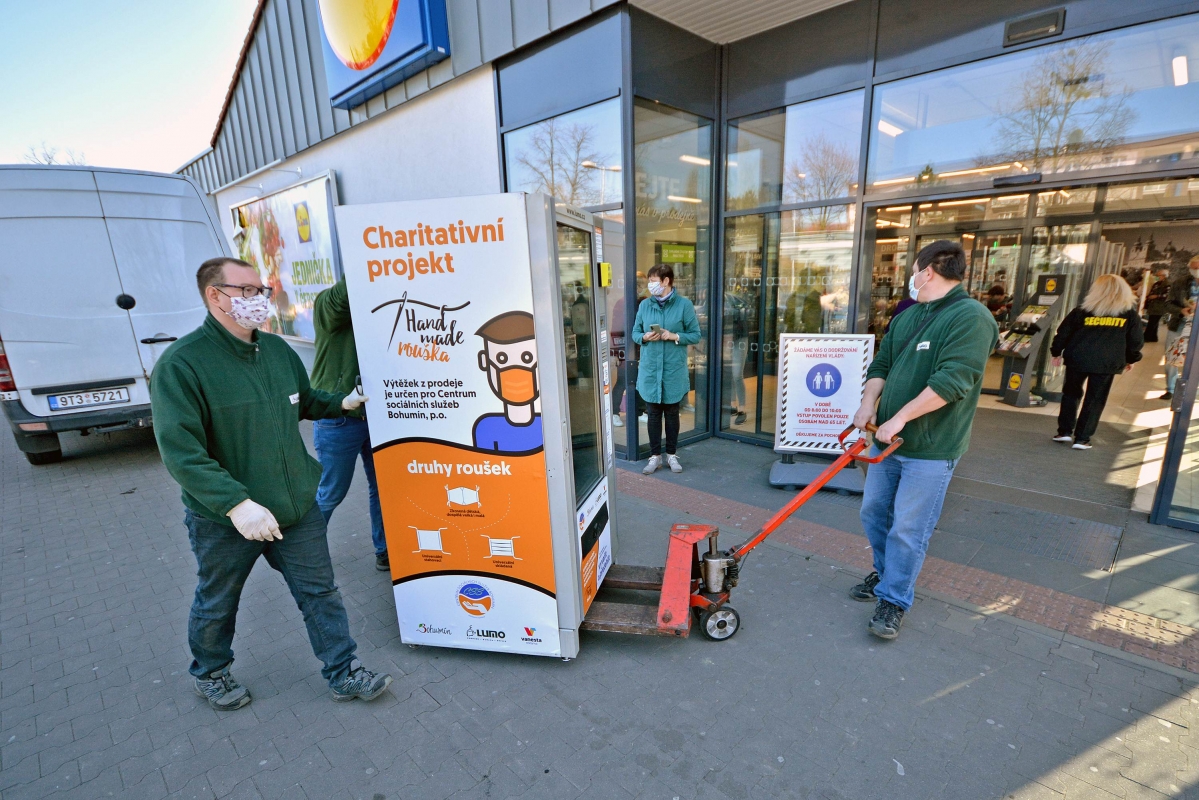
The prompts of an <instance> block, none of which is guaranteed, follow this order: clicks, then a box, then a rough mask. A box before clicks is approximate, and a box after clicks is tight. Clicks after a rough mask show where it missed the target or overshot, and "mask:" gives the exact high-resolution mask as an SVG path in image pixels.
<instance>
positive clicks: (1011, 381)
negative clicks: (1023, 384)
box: [1007, 372, 1022, 391]
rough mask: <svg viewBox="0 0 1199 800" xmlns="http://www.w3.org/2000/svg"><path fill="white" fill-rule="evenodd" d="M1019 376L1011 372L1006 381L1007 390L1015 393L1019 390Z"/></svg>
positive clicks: (1017, 373)
mask: <svg viewBox="0 0 1199 800" xmlns="http://www.w3.org/2000/svg"><path fill="white" fill-rule="evenodd" d="M1021 380H1022V379H1021V376H1020V373H1019V372H1013V373H1012V376H1011V377H1010V378H1008V379H1007V388H1009V389H1011V390H1013V391H1015V390H1016V389H1019V388H1020V381H1021Z"/></svg>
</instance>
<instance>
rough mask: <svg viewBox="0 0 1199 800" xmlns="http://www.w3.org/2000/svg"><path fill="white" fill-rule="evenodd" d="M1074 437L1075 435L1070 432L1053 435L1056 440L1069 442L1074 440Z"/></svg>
mask: <svg viewBox="0 0 1199 800" xmlns="http://www.w3.org/2000/svg"><path fill="white" fill-rule="evenodd" d="M1073 439H1074V437H1073V436H1071V435H1070V434H1068V433H1059V434H1058V435H1057V436H1054V437H1053V441H1055V442H1069V441H1073Z"/></svg>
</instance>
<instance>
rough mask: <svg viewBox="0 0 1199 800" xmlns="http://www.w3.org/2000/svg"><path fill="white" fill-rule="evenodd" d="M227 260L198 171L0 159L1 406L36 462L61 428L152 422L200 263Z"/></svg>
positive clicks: (185, 326)
mask: <svg viewBox="0 0 1199 800" xmlns="http://www.w3.org/2000/svg"><path fill="white" fill-rule="evenodd" d="M220 255H230V252H229V248H228V245H227V244H226V243H225V239H224V237H223V236H222V235H221V234H220V229H219V228H218V226H217V221H216V215H215V211H214V209H213V208H212V205H211V203H210V202H209V200H208V198H207V197H206V195H205V194H204V193H203V191H202V190H201V189H200V188H199V186H198V185H197V184H196V183H195V182H194V181H193V180H192V179H191V178H188V177H186V176H182V175H162V174H157V173H151V172H134V171H129V170H115V169H96V168H92V167H60V166H3V165H0V405H2V406H3V408H4V414H5V416H6V417H8V421H9V423H10V425H11V426H12V431H13V435H14V436H15V437H16V440H17V446H18V447H19V448H20V449H21V450H22V452H24V453H25V456H26V458H28V459H29V461H30V463H33V464H47V463H50V462H53V461H57V460H59V459H60V458H62V450H61V448H60V446H59V442H58V434H59V433H60V432H62V431H82V432H84V433H91V432H97V433H100V432H110V431H116V430H122V429H124V428H132V427H149V426H150V425H151V424H152V418H151V415H150V389H149V376H150V372H151V370H153V368H154V362H155V360H156V359H157V358H158V357H159V356H160V355H161V354H162V352H163V351H164V350H165V349H166V348H167V347H168V346H169V344H170V343H171V342H173V341H175V340H176V339H177V338H179V337H180V336H183V335H184V334H185V333H187V332H189V331H191V330H193V329H194V328H196V327H197V326H198V325H199V324H200V323H201V322H203V321H204V315H205V309H204V306H203V302H202V301H201V299H200V293H199V292H198V291H197V290H196V278H195V276H196V270H197V269H198V268H199V266H200V264H201V263H202V262H203V261H205V260H206V259H209V258H213V257H215V256H220Z"/></svg>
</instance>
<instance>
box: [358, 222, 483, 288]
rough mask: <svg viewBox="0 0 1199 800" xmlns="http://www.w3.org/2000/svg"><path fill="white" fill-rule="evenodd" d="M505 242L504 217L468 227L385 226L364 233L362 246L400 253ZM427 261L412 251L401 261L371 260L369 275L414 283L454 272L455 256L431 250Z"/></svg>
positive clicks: (422, 254)
mask: <svg viewBox="0 0 1199 800" xmlns="http://www.w3.org/2000/svg"><path fill="white" fill-rule="evenodd" d="M502 241H504V218H503V217H500V218H498V219H497V220H496V221H495V224H486V225H466V224H465V223H463V221H462V220H458V222H457V224H450V225H446V226H445V227H442V228H435V227H433V226H432V225H426V224H424V223H417V226H416V227H415V228H398V229H396V230H388V229H387V228H385V227H384V226H382V225H372V226H370V227H368V228H366V229H364V230H363V231H362V243H363V244H365V245H366V246H367V247H369V248H370V249H371V250H381V249H396V248H401V247H403V248H408V247H429V248H432V247H436V246H438V245H447V244H476V243H482V244H487V243H491V242H502ZM428 253H429V255H428V256H427V257H426V256H425V255H424V253H423V252H422V253H421V254H420V255H416V254H414V252H413V251H409V252H408V253H405V254H400V256H399V257H398V258H381V259H369V260H367V262H366V271H367V274H368V275H370V279H371V282H372V283H373V282H374V280H375V278H381V277H384V276H391V277H396V278H403V277H407V278H408V280H414V279H415V278H416V276H417V275H432V274H436V273H442V274H444V273H447V272H453V271H454V256H453V254H452V253H446V252H442V253H440V254H439V253H438V251H436V250H432V249H430V250H429V251H428Z"/></svg>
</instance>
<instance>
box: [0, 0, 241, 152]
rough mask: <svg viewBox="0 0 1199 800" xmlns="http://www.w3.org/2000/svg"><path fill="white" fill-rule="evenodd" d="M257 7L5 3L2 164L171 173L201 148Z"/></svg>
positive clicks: (233, 3)
mask: <svg viewBox="0 0 1199 800" xmlns="http://www.w3.org/2000/svg"><path fill="white" fill-rule="evenodd" d="M254 6H255V0H201V1H200V2H197V1H196V0H157V1H156V2H151V1H150V0H94V2H87V1H86V0H36V2H31V1H30V0H24V2H22V1H21V0H0V20H2V22H0V76H3V80H0V164H11V163H20V162H22V161H23V160H24V154H25V152H26V149H27V148H28V147H29V146H30V145H40V144H41V143H42V142H43V141H45V142H46V144H48V145H50V146H54V147H58V148H60V149H64V150H65V149H67V148H70V149H72V150H75V151H76V152H82V153H84V154H85V155H86V157H87V161H88V163H89V164H94V165H97V166H105V167H128V168H136V169H149V170H158V171H162V172H171V171H173V170H174V169H176V168H177V167H179V166H180V165H182V164H183V163H184V162H185V161H187V160H188V159H190V158H191V157H192V156H194V155H196V154H198V153H199V152H200V151H202V150H204V149H205V148H206V147H208V140H209V137H210V136H211V135H212V130H213V128H214V127H215V125H216V118H217V114H218V113H219V112H220V109H221V103H222V102H223V101H224V98H225V91H226V90H227V89H228V87H229V82H230V80H231V79H232V76H233V68H234V66H235V65H236V63H237V56H238V53H239V51H240V49H241V43H242V40H243V39H244V38H245V35H246V31H247V30H248V28H249V25H250V17H251V15H252V14H253V12H254Z"/></svg>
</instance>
